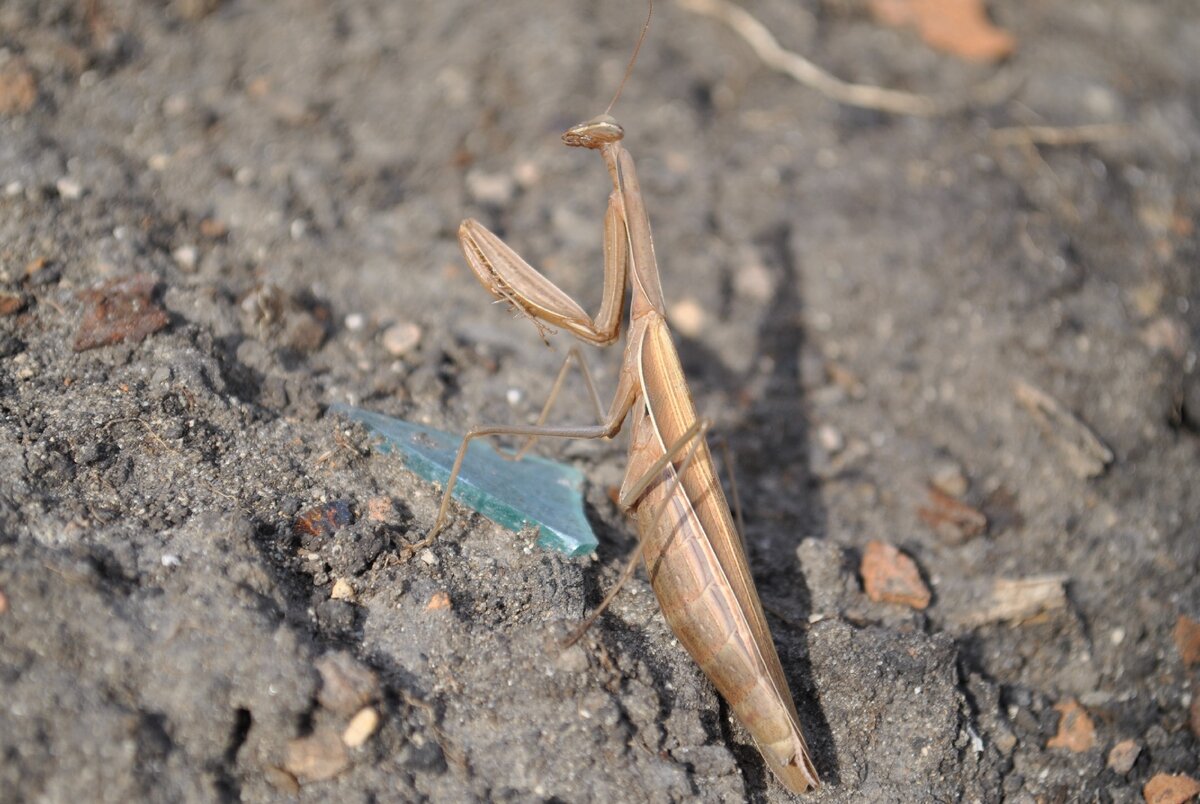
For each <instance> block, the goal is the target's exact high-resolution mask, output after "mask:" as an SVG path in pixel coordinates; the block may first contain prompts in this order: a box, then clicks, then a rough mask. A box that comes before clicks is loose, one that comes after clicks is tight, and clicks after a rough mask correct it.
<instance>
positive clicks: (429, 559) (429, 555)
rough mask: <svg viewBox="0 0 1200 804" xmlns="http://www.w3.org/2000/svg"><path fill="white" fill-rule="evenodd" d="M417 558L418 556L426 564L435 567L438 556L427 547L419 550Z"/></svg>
mask: <svg viewBox="0 0 1200 804" xmlns="http://www.w3.org/2000/svg"><path fill="white" fill-rule="evenodd" d="M418 558H420V559H421V561H422V562H424V563H426V564H428V565H429V566H431V567H436V566H437V565H438V557H437V556H435V555H434V554H433V551H432V550H430V549H429V548H428V547H427V548H425V549H424V550H422V551H421V552H420V554H419V555H418Z"/></svg>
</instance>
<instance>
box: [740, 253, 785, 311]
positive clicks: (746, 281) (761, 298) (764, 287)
mask: <svg viewBox="0 0 1200 804" xmlns="http://www.w3.org/2000/svg"><path fill="white" fill-rule="evenodd" d="M733 289H734V292H736V293H737V294H738V295H739V296H745V297H746V298H747V299H750V300H751V301H756V302H759V303H762V302H768V301H770V300H771V296H772V295H774V293H775V279H774V278H773V277H772V276H771V271H770V270H769V269H768V268H767V266H765V265H763V264H762V263H761V262H758V261H757V260H753V261H751V262H748V263H746V264H744V265H742V266H741V267H740V268H738V270H737V272H736V273H734V275H733Z"/></svg>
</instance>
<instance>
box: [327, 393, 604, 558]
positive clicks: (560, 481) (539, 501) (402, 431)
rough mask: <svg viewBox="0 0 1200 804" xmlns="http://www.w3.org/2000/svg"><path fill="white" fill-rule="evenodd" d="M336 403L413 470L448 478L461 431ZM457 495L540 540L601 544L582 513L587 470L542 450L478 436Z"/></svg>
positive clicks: (575, 550)
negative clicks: (502, 446) (522, 451)
mask: <svg viewBox="0 0 1200 804" xmlns="http://www.w3.org/2000/svg"><path fill="white" fill-rule="evenodd" d="M330 410H331V411H332V412H334V413H337V414H340V415H342V416H345V417H346V418H348V419H353V420H354V421H358V422H362V423H363V424H365V425H366V426H367V428H368V429H369V430H370V431H371V432H372V433H375V434H376V435H378V436H379V437H381V438H382V439H383V441H382V443H381V444H380V445H379V451H380V452H385V453H390V452H392V451H395V452H398V453H399V454H400V456H401V458H402V459H403V460H404V465H405V466H406V467H407V468H408V469H409V470H410V471H412V472H414V473H415V474H417V475H419V476H421V477H422V478H424V479H425V480H428V481H430V482H432V483H437V484H438V485H440V486H443V487H444V486H445V484H446V480H447V479H449V477H450V469H451V467H452V466H453V465H454V456H455V454H456V453H457V452H458V445H459V443H461V441H462V436H457V435H453V434H451V433H446V432H443V431H441V430H435V429H434V428H432V427H425V426H424V425H420V424H414V423H412V422H406V421H404V420H403V419H395V418H392V417H391V416H384V415H383V414H380V413H372V412H371V411H369V410H363V409H362V408H356V407H351V406H349V405H341V404H335V405H333V406H331V407H330ZM454 499H456V500H458V501H459V502H462V503H464V504H465V505H468V506H470V507H471V508H473V509H475V510H476V511H478V512H479V513H481V514H483V515H484V516H486V517H487V518H488V519H491V520H492V521H493V522H495V523H497V524H498V525H501V526H502V527H505V528H508V529H509V530H513V531H517V530H520V529H522V528H524V527H526V526H528V525H536V526H537V528H538V539H537V543H538V546H539V547H543V548H546V549H549V550H557V551H559V552H561V553H566V554H567V555H568V556H572V557H575V556H582V555H587V554H588V553H591V552H593V551H594V550H595V549H596V544H597V542H596V534H595V533H593V532H592V527H591V525H589V524H588V521H587V517H585V516H584V515H583V473H582V472H580V471H579V470H578V469H576V468H575V467H573V466H567V465H565V464H561V463H557V462H555V461H550V460H546V459H545V458H539V457H537V456H527V457H525V458H522V459H521V460H519V461H510V460H505V459H504V458H503V457H501V456H500V454H499V453H498V452H497V451H496V450H495V449H494V448H493V447H492V446H491V445H490V444H487V443H484V442H483V441H482V440H478V441H474V442H472V443H471V446H470V447H469V448H468V449H467V455H466V457H465V458H464V459H463V465H462V470H461V471H460V472H459V475H458V482H457V483H456V484H455V486H454Z"/></svg>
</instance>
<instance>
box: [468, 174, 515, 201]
mask: <svg viewBox="0 0 1200 804" xmlns="http://www.w3.org/2000/svg"><path fill="white" fill-rule="evenodd" d="M516 190H517V185H516V182H515V181H514V180H513V177H512V176H510V175H508V174H506V173H484V172H482V171H478V170H472V171H471V172H470V173H468V174H467V192H469V193H470V194H471V197H472V198H474V199H475V200H476V201H477V202H479V203H480V204H491V205H493V206H497V207H502V206H505V205H506V204H508V202H510V201H512V199H513V196H514V195H515V194H516Z"/></svg>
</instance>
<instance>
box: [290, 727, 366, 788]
mask: <svg viewBox="0 0 1200 804" xmlns="http://www.w3.org/2000/svg"><path fill="white" fill-rule="evenodd" d="M283 766H284V768H285V769H286V770H287V771H288V773H291V774H292V775H293V776H295V777H296V778H297V779H300V780H302V781H308V782H319V781H323V780H325V779H332V778H334V777H335V776H337V775H338V774H339V773H341V772H342V771H344V770H345V769H346V768H348V767H349V766H350V757H349V756H348V755H347V754H346V745H345V743H343V742H342V739H341V737H339V736H338V735H337V734H336V733H334V732H331V731H328V730H324V729H322V730H320V731H316V732H313V733H312V734H310V735H309V736H308V737H301V738H299V739H296V740H292V741H290V742H289V743H288V744H287V752H286V756H285V759H284V762H283Z"/></svg>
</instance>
